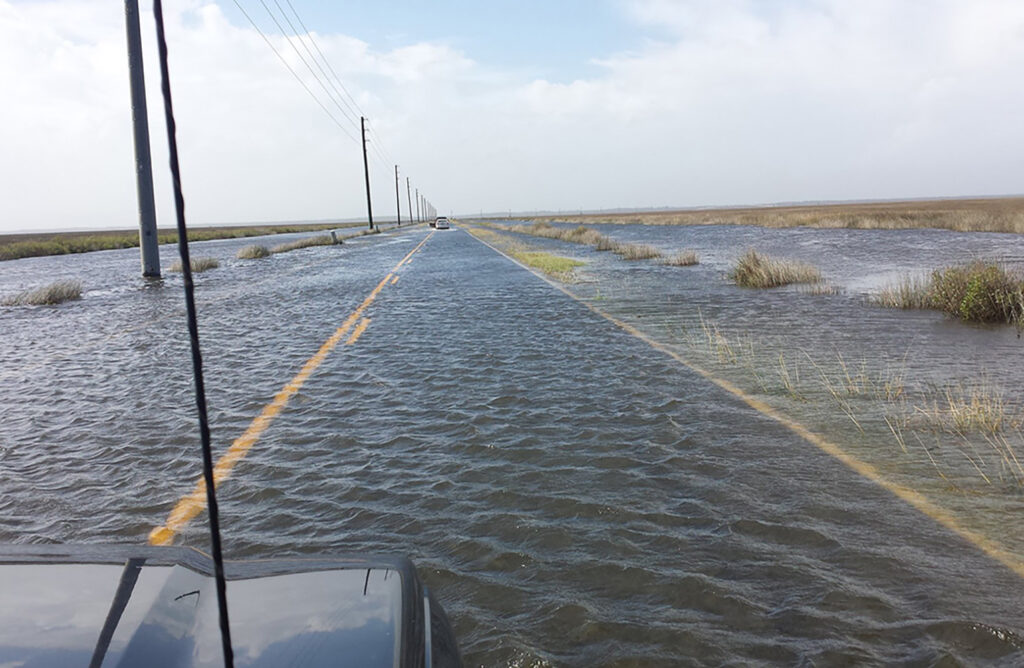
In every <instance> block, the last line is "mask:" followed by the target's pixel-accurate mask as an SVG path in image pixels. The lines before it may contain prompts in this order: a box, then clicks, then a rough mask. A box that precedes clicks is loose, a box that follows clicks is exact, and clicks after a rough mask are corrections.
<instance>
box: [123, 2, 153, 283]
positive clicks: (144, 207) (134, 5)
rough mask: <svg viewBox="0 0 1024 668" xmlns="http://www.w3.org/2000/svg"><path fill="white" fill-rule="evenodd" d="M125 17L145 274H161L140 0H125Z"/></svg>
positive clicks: (140, 232)
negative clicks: (143, 68) (143, 64)
mask: <svg viewBox="0 0 1024 668" xmlns="http://www.w3.org/2000/svg"><path fill="white" fill-rule="evenodd" d="M124 18H125V26H126V29H127V33H128V81H129V83H130V86H131V95H132V128H133V134H134V138H135V189H136V192H137V193H138V198H139V250H140V251H141V253H140V255H141V260H142V275H143V276H145V277H146V278H160V246H159V244H158V242H157V236H156V205H155V204H154V203H153V160H152V157H151V155H150V152H149V114H148V113H147V111H146V78H145V75H144V74H143V71H142V35H141V33H140V30H139V0H124Z"/></svg>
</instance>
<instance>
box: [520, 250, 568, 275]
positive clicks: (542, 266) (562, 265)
mask: <svg viewBox="0 0 1024 668" xmlns="http://www.w3.org/2000/svg"><path fill="white" fill-rule="evenodd" d="M512 257H514V258H515V259H517V260H519V261H520V262H522V263H523V264H525V265H526V266H528V267H533V268H534V269H538V270H540V271H542V272H544V273H545V274H547V275H548V276H551V277H552V278H557V279H558V280H560V281H570V280H572V278H573V269H575V268H576V267H582V266H583V264H584V263H583V262H580V261H579V260H573V259H572V258H568V257H561V256H559V255H552V254H551V253H544V252H541V251H516V252H513V253H512Z"/></svg>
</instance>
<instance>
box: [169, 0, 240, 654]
mask: <svg viewBox="0 0 1024 668" xmlns="http://www.w3.org/2000/svg"><path fill="white" fill-rule="evenodd" d="M153 18H155V19H156V41H157V47H158V48H159V50H160V77H161V88H162V90H163V94H164V117H165V118H166V121H167V148H168V150H169V151H170V155H171V177H172V178H173V181H174V210H175V213H176V214H177V221H178V253H179V254H180V255H181V274H182V277H183V278H184V282H185V309H186V311H187V313H188V335H189V340H190V342H191V344H192V371H193V374H194V376H195V381H196V409H197V410H198V412H199V434H200V437H201V440H202V446H203V448H202V450H203V481H204V482H205V484H206V505H207V508H208V509H209V516H210V543H211V548H212V552H213V569H214V579H215V581H216V584H217V607H218V609H219V612H220V639H221V645H222V646H223V649H224V665H225V667H226V668H234V665H235V656H234V652H233V651H232V649H231V628H230V626H229V624H228V597H227V584H226V583H225V581H224V556H223V554H222V553H221V547H220V517H219V513H218V511H217V495H216V492H215V489H214V487H215V485H214V480H213V455H212V454H211V452H210V424H209V420H208V418H207V415H206V388H205V386H204V384H203V357H202V355H201V354H200V352H199V325H198V323H197V321H196V300H195V294H194V293H195V289H194V286H193V284H192V265H191V263H190V260H189V253H188V230H187V229H186V228H185V198H184V197H183V196H182V194H181V169H180V167H179V165H178V142H177V139H176V138H175V135H176V128H175V124H174V106H173V105H172V104H171V76H170V72H169V70H168V68H167V40H166V39H165V37H164V10H163V3H162V2H161V0H153Z"/></svg>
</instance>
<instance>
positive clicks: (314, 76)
mask: <svg viewBox="0 0 1024 668" xmlns="http://www.w3.org/2000/svg"><path fill="white" fill-rule="evenodd" d="M260 4H261V5H263V9H265V10H266V11H267V14H268V15H269V16H270V18H271V20H272V21H273V22H274V24H275V25H276V26H277V27H278V29H279V30H280V31H281V34H282V35H283V36H284V38H285V39H286V40H287V41H288V45H289V46H291V47H292V50H293V51H295V55H297V56H298V57H299V60H301V61H302V64H303V65H305V66H306V69H307V70H309V73H310V74H312V75H313V78H314V79H316V82H317V83H318V84H320V87H321V88H323V89H324V93H326V94H327V99H329V100H330V101H331V103H333V104H334V106H336V107H337V108H338V110H339V111H341V113H342V115H343V116H345V117H346V118H347V119H348V120H349V121H350V122H352V123H354V122H355V121H354V120H353V119H352V118H351V117H349V115H348V112H346V111H345V109H344V108H342V106H341V105H340V104H338V101H337V100H335V99H334V97H333V96H332V95H331V91H330V90H328V89H327V86H326V85H325V84H324V81H323V79H321V78H320V76H319V75H318V74H317V73H316V72H314V71H313V67H312V66H311V65H310V64H309V61H308V60H306V57H305V56H303V55H302V52H301V51H299V47H297V46H295V42H294V41H292V38H291V37H290V36H288V34H287V31H285V29H284V26H282V25H281V22H280V21H278V20H277V16H276V15H275V14H274V12H272V11H271V10H270V7H268V6H267V3H266V2H264V0H260ZM278 7H280V5H278ZM283 13H284V12H283V11H282V14H283ZM287 18H288V17H287V16H286V17H285V20H287ZM289 25H291V23H290V22H289ZM292 29H293V30H294V26H292ZM300 41H301V40H300ZM303 46H305V43H303ZM311 57H312V54H311Z"/></svg>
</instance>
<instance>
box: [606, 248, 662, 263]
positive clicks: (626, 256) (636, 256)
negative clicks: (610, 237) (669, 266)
mask: <svg viewBox="0 0 1024 668" xmlns="http://www.w3.org/2000/svg"><path fill="white" fill-rule="evenodd" d="M612 251H614V252H615V254H616V255H619V256H621V257H622V259H623V260H653V259H655V258H659V257H661V251H660V250H658V249H657V248H655V247H654V246H651V245H650V244H615V248H613V249H612Z"/></svg>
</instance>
